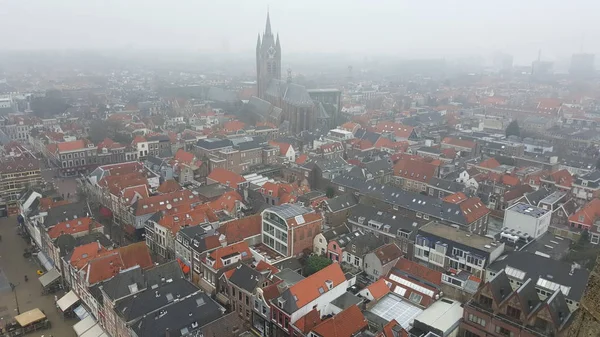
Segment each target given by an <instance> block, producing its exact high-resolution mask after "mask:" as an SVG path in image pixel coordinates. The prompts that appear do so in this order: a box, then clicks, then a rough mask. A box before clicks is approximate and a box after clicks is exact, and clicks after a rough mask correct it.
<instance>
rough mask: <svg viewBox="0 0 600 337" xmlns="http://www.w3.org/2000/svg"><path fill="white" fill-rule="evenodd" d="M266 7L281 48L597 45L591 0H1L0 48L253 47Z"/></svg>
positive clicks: (453, 50) (391, 51) (523, 52)
mask: <svg viewBox="0 0 600 337" xmlns="http://www.w3.org/2000/svg"><path fill="white" fill-rule="evenodd" d="M267 7H269V8H270V13H271V23H272V26H273V30H274V31H275V32H279V33H280V36H281V42H282V48H283V51H284V55H285V54H286V53H287V54H294V53H305V52H311V53H339V52H344V53H357V54H388V55H398V56H399V57H449V56H456V55H464V54H486V53H487V54H489V53H492V52H495V51H502V52H507V53H511V54H514V55H515V56H516V59H517V60H519V59H526V60H529V59H533V58H535V57H537V51H538V49H542V53H543V58H545V59H549V60H553V59H556V58H559V57H565V56H568V55H570V54H572V53H573V52H578V51H579V50H580V48H581V46H582V41H583V51H585V52H593V53H598V52H600V46H598V44H597V43H596V42H597V41H598V40H599V39H600V20H597V18H596V16H597V13H599V12H600V1H595V0H570V1H566V0H525V1H524V0H504V1H486V0H478V1H476V0H455V1H453V0H428V1H414V0H411V1H406V0H389V1H388V0H294V1H289V0H277V1H274V0H271V1H263V0H238V1H233V0H213V1H205V0H171V1H165V0H25V1H19V0H5V1H2V2H0V27H2V28H3V29H2V31H3V34H2V46H1V47H0V48H2V49H9V50H15V49H17V50H18V49H105V48H129V49H165V50H174V51H176V50H182V51H201V52H232V53H238V52H252V50H253V48H254V46H255V44H256V37H257V34H258V33H259V32H261V33H262V31H263V30H264V23H265V17H266V12H267ZM284 57H285V56H284Z"/></svg>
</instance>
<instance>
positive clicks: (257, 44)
mask: <svg viewBox="0 0 600 337" xmlns="http://www.w3.org/2000/svg"><path fill="white" fill-rule="evenodd" d="M259 47H260V33H258V40H257V41H256V49H257V50H258V48H259Z"/></svg>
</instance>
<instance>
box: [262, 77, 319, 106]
mask: <svg viewBox="0 0 600 337" xmlns="http://www.w3.org/2000/svg"><path fill="white" fill-rule="evenodd" d="M265 93H266V94H267V95H270V96H273V97H281V98H282V99H283V100H284V101H286V102H287V103H289V104H292V105H294V106H301V107H312V106H314V102H313V100H312V98H311V97H310V95H309V94H308V92H307V91H306V88H305V87H304V86H302V85H300V84H297V83H288V82H286V81H282V80H277V79H272V80H271V81H270V82H269V86H268V87H267V90H266V92H265Z"/></svg>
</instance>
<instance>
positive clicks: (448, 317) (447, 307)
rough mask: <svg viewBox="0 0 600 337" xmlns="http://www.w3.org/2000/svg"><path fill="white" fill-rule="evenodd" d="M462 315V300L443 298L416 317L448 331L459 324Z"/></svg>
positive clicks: (420, 320) (426, 323)
mask: <svg viewBox="0 0 600 337" xmlns="http://www.w3.org/2000/svg"><path fill="white" fill-rule="evenodd" d="M462 316H463V308H462V306H461V303H460V302H458V301H454V300H451V299H446V298H442V299H440V300H438V301H435V302H434V303H433V304H432V305H431V306H430V307H429V308H427V309H425V310H423V312H422V313H420V314H419V316H417V317H416V318H415V321H419V322H421V323H423V324H425V325H427V326H429V327H432V328H434V329H437V330H440V331H443V332H444V333H446V332H450V331H448V330H450V329H452V327H456V326H457V322H458V321H460V319H461V318H462Z"/></svg>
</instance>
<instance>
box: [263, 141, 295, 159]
mask: <svg viewBox="0 0 600 337" xmlns="http://www.w3.org/2000/svg"><path fill="white" fill-rule="evenodd" d="M269 145H272V146H276V147H279V155H281V156H285V155H286V154H287V152H288V150H289V149H290V147H291V146H292V145H291V144H289V143H284V142H275V141H270V142H269Z"/></svg>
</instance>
